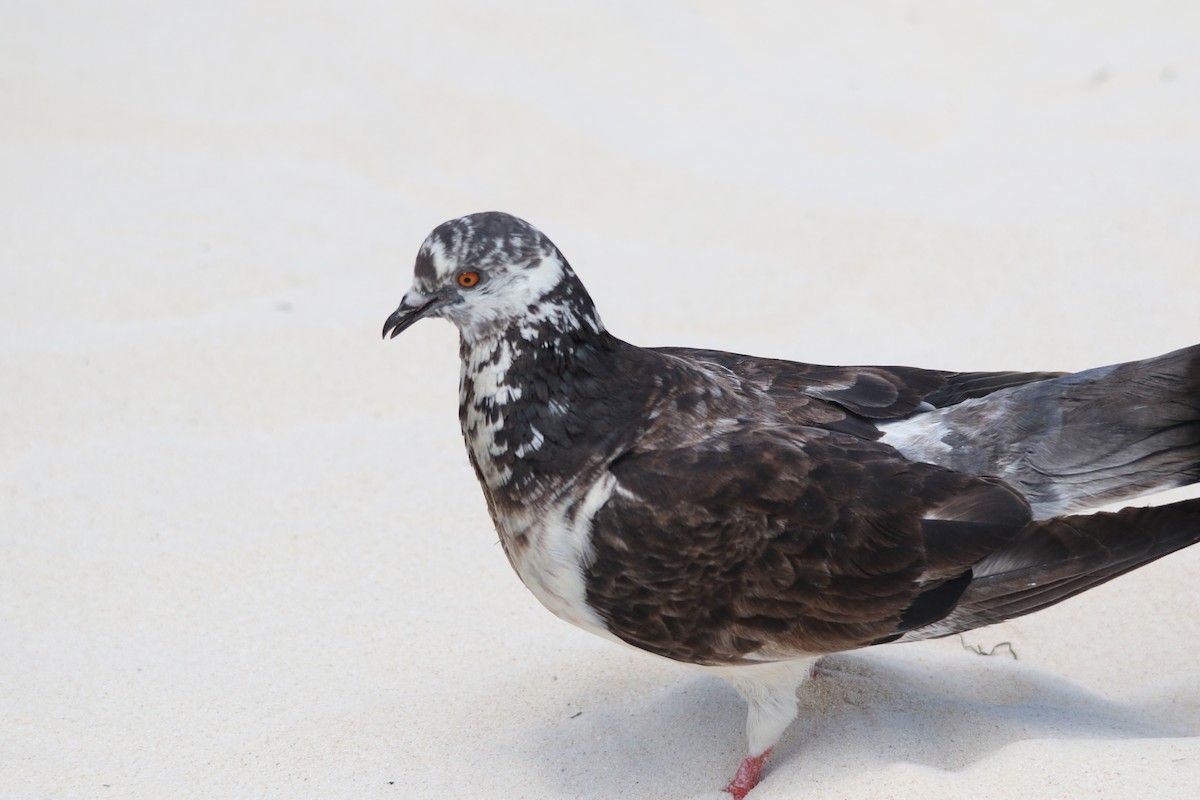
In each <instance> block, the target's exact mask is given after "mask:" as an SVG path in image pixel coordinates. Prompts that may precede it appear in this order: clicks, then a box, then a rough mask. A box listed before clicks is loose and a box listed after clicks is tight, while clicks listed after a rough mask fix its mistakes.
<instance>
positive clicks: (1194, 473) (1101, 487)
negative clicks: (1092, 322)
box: [881, 345, 1200, 519]
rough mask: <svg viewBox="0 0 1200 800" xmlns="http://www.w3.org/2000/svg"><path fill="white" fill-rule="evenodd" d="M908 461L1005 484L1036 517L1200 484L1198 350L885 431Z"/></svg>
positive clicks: (979, 402)
mask: <svg viewBox="0 0 1200 800" xmlns="http://www.w3.org/2000/svg"><path fill="white" fill-rule="evenodd" d="M881 428H882V429H883V432H884V436H883V441H884V442H887V443H888V444H891V445H892V446H894V447H896V448H897V449H898V450H900V451H901V452H902V453H904V454H905V456H907V457H909V458H912V459H914V460H918V461H926V462H929V463H933V464H939V465H941V466H944V467H947V468H949V469H952V470H955V471H958V472H968V473H973V474H976V475H989V476H995V477H998V478H1001V479H1003V480H1004V481H1005V482H1007V483H1009V484H1010V485H1011V486H1013V487H1014V488H1016V489H1017V490H1018V491H1019V492H1021V493H1022V494H1024V495H1025V497H1026V498H1027V499H1028V500H1029V504H1030V506H1032V508H1033V513H1034V516H1035V518H1038V519H1048V518H1050V517H1055V516H1058V515H1060V514H1066V513H1071V512H1074V511H1082V510H1085V509H1090V508H1096V507H1098V506H1101V505H1104V504H1106V503H1112V502H1117V501H1122V500H1128V499H1131V498H1134V497H1138V496H1141V495H1144V494H1149V493H1150V492H1154V491H1159V490H1162V489H1170V488H1174V487H1176V486H1186V485H1188V484H1192V483H1196V482H1198V481H1200V345H1194V346H1192V347H1188V348H1184V349H1183V350H1176V351H1175V352H1173V353H1168V354H1166V355H1163V356H1159V357H1157V358H1150V359H1146V360H1145V361H1130V362H1128V363H1125V364H1117V365H1115V366H1111V367H1100V368H1099V369H1092V370H1087V371H1086V372H1077V373H1074V374H1072V375H1063V376H1061V377H1057V378H1051V379H1048V380H1043V381H1037V382H1035V383H1029V384H1026V385H1024V386H1017V387H1013V388H1010V389H1003V390H1000V391H998V392H994V393H993V394H990V395H988V396H986V397H981V398H977V399H972V400H966V401H964V402H962V403H959V404H958V405H955V406H950V407H947V408H942V409H937V410H935V411H930V412H928V413H924V414H917V415H914V416H912V417H909V418H907V419H904V420H900V421H898V422H894V423H889V424H885V425H882V426H881Z"/></svg>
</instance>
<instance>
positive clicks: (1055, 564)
mask: <svg viewBox="0 0 1200 800" xmlns="http://www.w3.org/2000/svg"><path fill="white" fill-rule="evenodd" d="M1197 541H1200V498H1195V499H1192V500H1183V501H1180V502H1178V503H1171V504H1169V505H1164V506H1150V507H1146V508H1126V509H1122V510H1121V511H1117V512H1115V513H1104V514H1081V515H1076V516H1066V517H1057V518H1055V519H1049V520H1041V521H1036V522H1031V523H1030V524H1029V525H1028V526H1026V527H1025V529H1024V530H1022V531H1021V533H1020V534H1018V535H1017V538H1016V539H1014V540H1013V541H1012V542H1011V543H1010V544H1009V545H1007V546H1006V547H1004V548H1003V549H1001V550H999V551H997V552H996V553H993V554H992V555H990V556H988V557H987V558H985V559H984V560H983V561H981V562H980V563H979V564H977V565H976V566H975V568H974V570H973V576H972V580H971V582H970V583H969V584H968V585H967V587H966V589H965V590H964V591H963V593H962V595H961V596H960V597H959V601H958V604H957V605H956V606H955V608H954V610H953V611H952V612H950V614H949V615H948V616H946V617H945V618H944V619H942V620H940V621H939V622H937V623H935V624H933V625H931V626H929V627H927V628H924V629H919V630H916V631H912V632H911V633H910V634H908V635H907V636H906V637H905V639H925V638H935V637H939V636H949V635H951V634H954V633H960V632H963V631H967V630H971V629H972V628H977V627H981V626H983V625H991V624H994V623H997V622H1003V621H1004V620H1006V619H1012V618H1013V617H1019V616H1023V615H1025V614H1030V613H1032V612H1034V611H1038V610H1040V609H1043V608H1047V607H1048V606H1052V605H1054V604H1055V603H1059V602H1062V601H1063V600H1066V599H1067V598H1069V597H1073V596H1075V595H1077V594H1079V593H1080V592H1082V591H1085V590H1087V589H1091V588H1093V587H1095V586H1099V585H1100V584H1102V583H1104V582H1106V581H1109V580H1111V579H1113V578H1115V577H1117V576H1118V575H1122V574H1124V573H1126V572H1129V571H1130V570H1133V569H1136V568H1138V567H1140V566H1143V565H1145V564H1149V563H1150V562H1151V561H1154V560H1155V559H1158V558H1161V557H1162V556H1165V555H1167V554H1169V553H1172V552H1174V551H1176V550H1179V549H1180V548H1183V547H1187V546H1188V545H1190V544H1195V543H1196V542H1197Z"/></svg>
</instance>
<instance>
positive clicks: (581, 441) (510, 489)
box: [459, 309, 621, 504]
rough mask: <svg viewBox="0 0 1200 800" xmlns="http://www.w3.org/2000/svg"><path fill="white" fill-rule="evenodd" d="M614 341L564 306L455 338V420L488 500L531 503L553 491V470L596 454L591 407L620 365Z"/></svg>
mask: <svg viewBox="0 0 1200 800" xmlns="http://www.w3.org/2000/svg"><path fill="white" fill-rule="evenodd" d="M551 320H553V322H556V323H560V324H553V323H552V322H551ZM564 320H578V321H579V322H580V323H581V324H572V325H561V323H562V322H563V321H564ZM620 344H621V343H620V342H619V341H618V340H616V339H614V338H613V337H612V336H610V335H609V334H608V333H607V332H605V331H604V329H603V327H602V326H601V325H600V324H599V320H598V319H594V318H592V319H589V318H587V317H579V316H578V315H574V316H572V314H571V313H568V312H567V311H565V310H562V309H558V310H552V311H549V312H548V314H546V315H543V316H542V317H541V318H540V319H538V318H532V317H530V318H524V317H523V318H521V319H520V320H518V321H515V322H514V323H513V324H512V325H510V326H508V327H507V328H505V329H504V330H501V331H499V332H498V333H497V335H494V336H491V337H488V338H481V339H474V340H468V339H467V338H466V337H464V338H463V339H462V340H461V356H462V374H461V380H460V382H459V420H460V422H461V424H462V431H463V438H464V439H465V441H466V445H467V450H468V452H469V454H470V456H471V462H472V464H473V465H474V466H475V469H476V472H477V474H478V476H479V480H480V482H481V483H482V484H483V485H484V488H485V490H486V492H487V494H488V495H489V499H492V500H494V501H500V500H503V499H505V498H507V499H508V500H509V501H510V502H511V503H513V504H522V503H523V504H529V503H535V504H536V503H537V502H538V501H539V500H542V499H545V498H546V497H547V496H548V495H550V494H553V493H554V491H555V490H554V488H553V487H551V486H550V485H549V484H550V483H552V482H553V479H554V478H555V476H561V475H572V474H577V473H578V470H579V469H580V468H581V466H582V465H581V464H578V463H576V462H577V461H578V460H579V459H580V457H583V456H586V455H588V454H589V450H590V451H591V452H592V453H594V449H592V448H587V447H586V445H587V444H588V443H589V442H590V440H591V439H592V438H594V437H595V436H596V433H597V432H596V430H595V425H596V423H595V420H593V419H589V414H590V411H591V409H590V408H589V407H590V406H591V405H592V404H593V403H594V402H595V400H596V399H597V397H596V395H597V394H598V392H599V391H601V390H600V388H599V387H601V386H606V385H607V386H609V387H611V381H612V378H613V377H614V376H615V374H616V373H617V372H618V371H619V367H618V365H617V364H616V361H617V360H618V356H617V350H618V345H620ZM580 445H584V446H585V447H584V448H580Z"/></svg>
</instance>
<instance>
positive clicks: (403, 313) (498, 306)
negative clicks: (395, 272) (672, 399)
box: [383, 211, 603, 342]
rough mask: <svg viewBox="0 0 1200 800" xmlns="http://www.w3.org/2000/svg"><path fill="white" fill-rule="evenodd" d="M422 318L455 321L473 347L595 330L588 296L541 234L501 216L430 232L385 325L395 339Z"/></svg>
mask: <svg viewBox="0 0 1200 800" xmlns="http://www.w3.org/2000/svg"><path fill="white" fill-rule="evenodd" d="M422 317H444V318H446V319H448V320H450V321H451V322H453V323H454V324H455V325H456V326H457V327H458V330H459V332H460V333H461V334H462V337H463V340H464V341H466V342H474V341H478V340H481V339H487V338H491V337H494V336H497V335H500V334H503V333H505V332H510V331H516V332H517V333H518V334H519V335H520V336H522V337H523V338H525V339H528V340H537V339H541V338H545V337H547V336H548V335H551V334H554V333H564V332H568V333H569V332H571V331H574V330H581V331H591V332H593V333H599V332H600V331H602V330H603V326H602V325H601V324H600V318H599V317H598V316H597V315H596V310H595V308H594V307H593V306H592V301H591V299H590V298H589V297H588V294H587V291H586V290H585V289H584V288H583V285H582V284H581V283H580V282H579V279H578V278H577V277H575V273H574V272H573V271H572V270H571V267H570V265H569V264H567V261H566V259H565V258H563V256H562V253H560V252H559V251H558V248H557V247H555V246H554V243H553V242H551V241H550V240H549V239H547V238H546V236H545V234H543V233H542V232H541V231H539V230H538V229H537V228H535V227H533V226H532V225H530V224H529V223H528V222H525V221H524V220H521V219H517V218H516V217H514V216H511V215H509V214H504V213H501V212H498V211H489V212H486V213H482V214H471V215H470V216H466V217H460V218H459V219H455V220H450V221H449V222H444V223H442V224H441V225H439V226H438V227H437V228H435V229H434V231H433V233H431V234H429V236H428V238H426V239H425V243H424V244H422V245H421V250H420V252H418V253H417V263H416V266H415V267H414V269H413V285H412V288H411V289H409V290H408V293H407V294H405V295H404V299H403V300H401V301H400V307H399V308H397V309H396V310H395V311H394V312H393V313H392V315H391V316H390V317H388V318H387V322H385V323H384V326H383V335H384V337H387V336H388V335H389V334H390V335H391V336H393V337H394V336H396V335H397V334H398V333H400V332H401V331H403V330H404V329H406V328H408V327H409V326H410V325H412V324H413V323H414V322H416V321H417V320H418V319H421V318H422Z"/></svg>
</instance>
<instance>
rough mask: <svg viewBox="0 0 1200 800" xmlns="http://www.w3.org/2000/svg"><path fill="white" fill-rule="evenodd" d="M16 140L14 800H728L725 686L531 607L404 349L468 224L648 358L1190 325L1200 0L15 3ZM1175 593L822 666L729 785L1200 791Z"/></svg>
mask: <svg viewBox="0 0 1200 800" xmlns="http://www.w3.org/2000/svg"><path fill="white" fill-rule="evenodd" d="M501 9H503V10H501ZM0 143H2V146H0V375H2V376H3V382H4V383H3V393H2V395H0V397H2V401H0V797H3V798H19V799H21V800H25V799H26V798H30V799H32V798H63V799H64V800H65V799H67V798H107V797H113V798H116V797H137V798H164V797H169V798H214V797H223V798H224V797H231V798H322V799H323V800H324V799H327V798H368V799H370V798H451V797H483V798H506V799H507V798H567V797H579V798H595V799H596V800H600V799H601V798H617V797H626V798H646V797H655V798H689V797H708V798H716V797H718V795H717V794H716V793H715V790H716V789H718V788H719V787H720V786H722V785H724V781H725V780H726V779H727V778H728V777H729V776H730V774H731V773H732V770H733V768H734V766H735V765H736V762H737V760H738V758H739V757H740V755H741V749H742V746H743V743H742V725H743V719H744V717H743V714H744V711H743V706H742V704H741V702H740V701H739V700H738V698H737V697H736V695H734V693H733V692H732V690H731V689H729V688H728V687H726V686H725V685H724V684H722V683H721V682H719V681H718V680H716V679H714V678H710V677H707V676H704V675H701V674H698V673H696V672H693V671H691V670H688V669H686V668H684V667H681V666H678V665H674V664H671V663H668V662H665V661H661V660H658V659H655V658H652V657H649V656H644V655H642V654H639V653H636V652H633V651H631V650H627V649H624V648H621V647H618V646H615V645H612V644H609V643H607V642H604V641H601V640H599V639H595V638H592V637H590V636H589V635H588V634H585V633H583V632H580V631H576V630H574V629H573V628H571V627H570V626H568V625H566V624H565V623H562V622H560V621H559V620H557V619H556V618H554V617H552V616H551V615H550V614H548V613H546V612H545V611H544V610H543V609H541V608H540V607H539V606H538V605H537V603H536V601H535V600H534V599H533V597H532V596H531V595H529V594H528V593H527V592H526V591H525V589H524V588H523V587H522V586H521V585H520V583H519V581H518V580H517V579H516V577H515V576H514V575H513V574H512V573H511V571H510V570H509V567H508V565H507V563H506V562H505V560H504V557H503V555H502V553H501V551H500V548H499V547H498V546H497V545H496V537H495V534H494V532H493V531H492V530H491V528H490V524H489V521H488V519H487V514H486V510H485V507H484V503H483V499H482V496H481V494H480V492H479V490H478V487H477V486H476V484H475V480H474V477H473V475H472V473H471V471H470V468H469V466H468V464H467V460H466V457H465V453H464V451H463V448H462V443H461V440H460V437H459V433H458V429H457V420H456V379H457V370H458V366H457V358H456V341H455V334H454V332H453V330H452V328H450V327H449V326H448V325H445V324H441V323H438V324H435V323H428V324H424V325H420V326H417V327H416V328H414V329H413V330H411V331H410V332H407V333H405V334H404V336H402V337H401V338H400V339H398V340H396V341H394V342H389V343H387V344H383V343H381V342H380V341H379V329H380V326H381V325H382V322H383V319H384V317H385V316H387V314H388V313H389V312H390V311H391V310H392V309H393V308H394V307H395V305H396V303H397V302H398V300H399V297H400V295H401V294H402V292H403V291H404V289H405V287H406V286H407V285H408V282H409V279H410V273H409V270H410V265H411V259H412V257H413V255H414V254H415V252H416V248H417V246H418V245H419V244H420V242H421V240H422V239H423V238H424V236H425V234H426V233H427V232H428V231H429V230H430V229H431V228H432V227H433V226H434V225H436V224H437V223H439V222H441V221H442V220H444V219H448V218H451V217H456V216H460V215H462V214H465V213H469V212H472V211H479V210H486V209H502V210H506V211H510V212H512V213H516V214H518V215H521V216H523V217H525V218H527V219H529V220H531V221H533V222H534V223H535V224H537V225H538V226H539V227H541V228H542V229H544V230H545V231H547V233H549V235H550V236H551V237H552V238H554V239H555V241H556V242H557V243H558V244H559V246H560V247H561V248H562V249H563V251H564V252H565V253H566V254H567V256H568V258H570V259H571V261H572V263H573V264H574V265H575V267H576V269H577V271H578V272H579V273H580V274H581V276H582V277H583V279H584V280H585V282H587V284H588V285H589V288H590V289H591V290H592V294H593V295H594V297H595V298H596V300H597V302H598V304H599V306H600V309H601V312H602V314H603V316H604V318H605V321H606V323H607V324H608V326H609V328H610V329H611V330H613V331H614V332H615V333H617V334H618V335H620V336H622V337H624V338H626V339H629V340H631V341H634V342H638V343H643V344H691V345H704V346H715V347H722V348H725V349H731V350H739V351H743V352H755V353H760V354H764V355H778V356H784V357H791V358H796V359H801V360H807V361H817V362H823V363H902V364H905V363H906V364H918V365H923V366H931V367H941V368H949V369H987V368H996V369H1000V368H1007V369H1076V368H1084V367H1088V366H1095V365H1098V364H1103V363H1110V362H1114V361H1119V360H1124V359H1130V358H1136V357H1141V356H1148V355H1153V354H1157V353H1159V352H1165V351H1167V350H1170V349H1174V348H1176V347H1181V346H1184V345H1187V344H1191V343H1193V342H1195V341H1197V340H1200V313H1198V312H1197V308H1198V300H1197V298H1198V297H1200V6H1197V5H1196V4H1195V3H1190V2H1175V3H1169V2H1166V3H1148V2H1137V3H1132V2H1131V3H1124V4H1121V3H1085V2H1059V3H1054V4H1046V3H1033V2H1029V3H1006V4H1003V5H1002V6H1001V5H997V4H975V3H971V4H962V3H934V2H920V1H919V0H914V1H913V2H908V3H882V2H881V3H838V4H833V3H828V4H820V5H819V6H818V4H807V3H806V4H800V3H782V2H781V3H758V4H754V5H753V6H752V7H751V6H749V5H747V4H733V3H712V2H662V3H654V4H650V3H634V2H624V3H603V4H601V3H552V2H541V3H537V2H519V3H507V4H489V3H483V2H456V3H436V4H435V3H429V4H421V5H416V4H406V3H381V2H342V3H336V4H335V3H324V4H319V3H312V2H301V3H295V2H292V3H283V2H251V3H246V2H214V1H213V0H208V1H207V2H194V3H185V2H180V3H162V2H114V3H93V2H58V3H15V2H7V3H3V4H2V5H0ZM1192 494H1195V492H1192ZM1198 574H1200V551H1198V552H1184V553H1180V554H1177V555H1175V556H1173V557H1171V558H1168V559H1165V560H1163V561H1161V562H1158V563H1156V564H1154V565H1152V566H1150V567H1148V568H1146V569H1144V570H1142V571H1140V572H1139V573H1136V574H1133V575H1130V576H1128V577H1126V578H1123V579H1121V580H1119V581H1116V582H1114V583H1112V584H1109V585H1108V586H1106V587H1103V588H1101V589H1099V590H1096V591H1094V592H1092V593H1090V594H1088V595H1086V596H1083V597H1081V598H1078V599H1076V600H1074V601H1071V602H1069V603H1066V604H1064V605H1062V606H1059V607H1057V608H1055V609H1052V610H1050V611H1047V612H1044V613H1042V614H1040V615H1037V616H1034V617H1030V618H1026V619H1023V620H1020V621H1018V622H1016V623H1010V624H1007V625H1003V626H998V627H995V628H991V629H987V630H983V631H979V632H976V633H974V634H971V635H969V636H968V637H966V643H967V644H971V645H975V646H978V647H981V648H982V649H984V650H990V649H991V648H992V647H994V646H995V645H997V644H999V643H1001V642H1009V643H1011V650H1013V651H1015V652H1016V654H1017V655H1019V660H1014V659H1012V658H1011V657H1010V656H1009V652H1010V650H1009V648H1008V647H1002V648H999V649H998V650H997V651H996V652H995V653H994V654H993V655H992V656H991V657H980V656H978V655H976V654H974V653H973V652H971V651H969V650H967V649H964V647H963V643H962V642H960V641H958V640H948V641H945V642H938V643H926V644H920V645H905V646H892V647H885V648H877V649H875V650H872V651H869V652H863V653H857V654H848V655H843V656H839V657H836V658H832V659H830V660H829V661H828V664H827V666H828V667H829V669H830V673H831V674H830V675H828V676H826V677H825V678H822V679H821V680H819V681H816V682H813V683H810V684H809V685H808V686H806V687H805V688H803V689H802V690H801V704H802V708H803V712H802V718H801V720H800V721H799V722H798V723H797V724H796V725H795V726H793V728H792V729H791V731H790V732H789V733H788V734H787V735H786V736H785V738H784V739H783V741H782V743H781V744H780V746H779V748H778V751H777V756H776V757H775V758H774V760H773V761H772V763H771V766H770V771H769V773H768V775H767V777H766V778H765V780H764V782H763V784H762V785H761V787H760V788H759V790H757V791H756V793H755V794H754V795H752V797H753V798H754V800H772V798H798V797H805V798H844V797H870V798H876V799H877V800H884V799H886V798H922V800H924V799H925V798H929V797H966V796H970V797H972V798H1012V797H1023V798H1077V797H1104V798H1156V799H1158V798H1189V799H1190V798H1194V797H1196V796H1197V794H1198V793H1200V666H1198V665H1197V663H1196V659H1195V656H1196V653H1197V652H1198V648H1200V592H1198V591H1197V589H1196V577H1197V575H1198Z"/></svg>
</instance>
